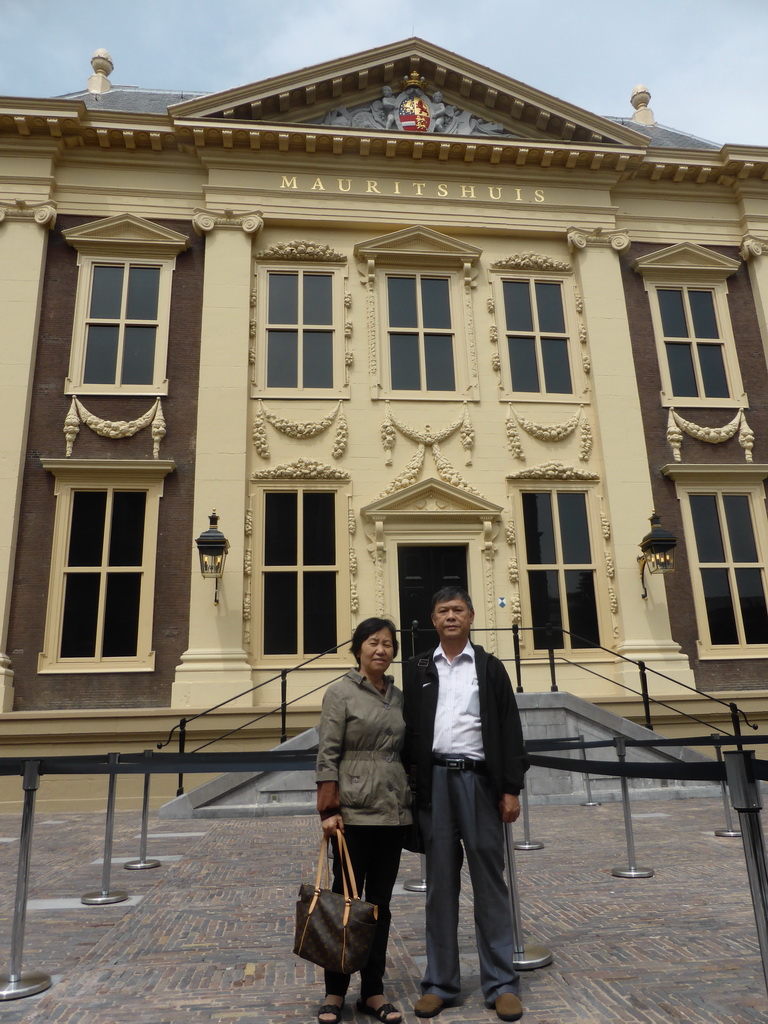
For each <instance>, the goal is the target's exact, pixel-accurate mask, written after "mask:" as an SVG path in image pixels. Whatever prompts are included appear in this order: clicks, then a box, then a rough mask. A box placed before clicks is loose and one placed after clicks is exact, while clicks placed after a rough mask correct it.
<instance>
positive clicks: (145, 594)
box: [38, 459, 175, 674]
mask: <svg viewBox="0 0 768 1024" xmlns="http://www.w3.org/2000/svg"><path fill="white" fill-rule="evenodd" d="M42 465H43V468H44V469H47V470H48V471H49V472H50V473H52V474H53V475H54V477H55V479H56V483H55V488H54V494H55V497H56V514H55V519H54V527H53V544H52V549H51V572H50V581H49V586H48V606H47V613H46V621H45V634H44V641H43V650H42V652H41V653H40V654H39V656H38V672H40V673H53V672H56V673H70V674H71V673H84V672H87V673H94V672H99V673H102V674H103V673H108V672H151V671H153V670H154V667H155V652H154V651H153V650H152V621H153V608H154V601H155V563H156V552H157V532H158V518H159V513H160V498H161V497H162V494H163V481H164V479H165V477H166V476H167V474H168V473H171V472H173V470H174V469H175V465H174V463H173V462H172V461H170V460H164V459H153V460H152V461H148V460H135V461H134V460H125V461H122V460H120V461H118V460H106V459H99V460H95V459H87V460H86V459H44V460H42ZM105 490H106V491H116V490H117V491H143V492H144V493H146V510H145V518H144V547H143V555H142V567H141V572H142V575H143V579H142V584H141V598H140V604H139V628H138V640H137V653H136V655H135V657H131V658H123V657H120V658H105V657H101V656H100V655H99V654H98V653H97V654H96V655H94V657H93V658H62V657H60V656H59V651H60V649H61V632H62V625H63V614H64V595H65V579H66V570H67V552H68V549H69V533H70V525H71V518H72V509H73V496H74V494H75V492H76V491H105ZM103 568H104V567H103V566H101V567H97V566H94V571H103Z"/></svg>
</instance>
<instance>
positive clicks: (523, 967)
mask: <svg viewBox="0 0 768 1024" xmlns="http://www.w3.org/2000/svg"><path fill="white" fill-rule="evenodd" d="M503 828H504V862H505V864H506V868H507V893H508V896H509V914H510V917H511V918H512V941H513V942H514V946H515V955H514V957H513V960H512V965H513V967H516V968H517V970H519V971H532V970H534V969H535V968H537V967H546V966H547V964H551V963H552V951H551V950H550V949H547V947H546V946H541V945H539V943H538V942H527V943H526V942H524V941H523V926H522V923H521V920H520V899H519V896H518V892H517V875H516V874H515V849H514V848H515V844H514V842H513V839H512V826H511V825H504V826H503Z"/></svg>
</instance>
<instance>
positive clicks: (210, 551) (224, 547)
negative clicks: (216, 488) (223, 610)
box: [195, 509, 229, 604]
mask: <svg viewBox="0 0 768 1024" xmlns="http://www.w3.org/2000/svg"><path fill="white" fill-rule="evenodd" d="M208 520H209V523H210V525H209V527H208V529H207V530H204V531H203V532H202V533H201V534H200V536H199V537H197V538H196V539H195V544H197V553H198V554H199V555H200V573H201V574H202V576H203V577H204V578H205V579H214V580H215V581H216V585H215V587H214V591H213V603H214V604H218V603H219V580H220V579H221V577H222V575H223V574H224V563H225V562H226V560H227V552H228V551H229V541H228V540H227V538H226V537H225V536H224V534H223V533H222V532H221V530H219V529H218V525H219V517H218V516H217V515H216V509H214V510H213V512H211V514H210V516H209V517H208Z"/></svg>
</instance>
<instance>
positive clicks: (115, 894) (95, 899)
mask: <svg viewBox="0 0 768 1024" xmlns="http://www.w3.org/2000/svg"><path fill="white" fill-rule="evenodd" d="M119 760H120V755H119V754H110V755H109V763H110V764H113V765H116V764H117V763H118V761H119ZM116 783H117V776H116V775H115V774H114V773H113V772H110V774H109V789H108V790H107V820H106V824H105V827H104V867H103V870H102V872H101V892H87V893H85V895H84V896H81V897H80V902H81V903H84V904H85V905H86V906H87V907H99V906H102V905H103V904H105V903H122V902H123V900H127V899H128V893H127V892H124V891H123V890H122V889H113V890H112V891H111V892H110V889H109V874H110V871H111V869H112V833H113V831H114V827H115V785H116Z"/></svg>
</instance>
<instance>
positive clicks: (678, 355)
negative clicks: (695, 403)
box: [666, 342, 699, 398]
mask: <svg viewBox="0 0 768 1024" xmlns="http://www.w3.org/2000/svg"><path fill="white" fill-rule="evenodd" d="M666 348H667V360H668V362H669V376H670V379H671V381H672V394H673V395H677V396H678V397H681V398H684V397H691V398H694V397H698V394H699V389H698V388H697V387H696V376H695V374H694V372H693V357H692V355H691V346H690V345H688V344H687V343H685V342H681V343H677V342H667V346H666Z"/></svg>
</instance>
